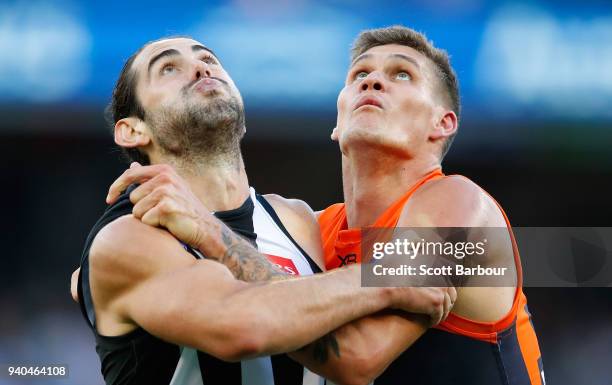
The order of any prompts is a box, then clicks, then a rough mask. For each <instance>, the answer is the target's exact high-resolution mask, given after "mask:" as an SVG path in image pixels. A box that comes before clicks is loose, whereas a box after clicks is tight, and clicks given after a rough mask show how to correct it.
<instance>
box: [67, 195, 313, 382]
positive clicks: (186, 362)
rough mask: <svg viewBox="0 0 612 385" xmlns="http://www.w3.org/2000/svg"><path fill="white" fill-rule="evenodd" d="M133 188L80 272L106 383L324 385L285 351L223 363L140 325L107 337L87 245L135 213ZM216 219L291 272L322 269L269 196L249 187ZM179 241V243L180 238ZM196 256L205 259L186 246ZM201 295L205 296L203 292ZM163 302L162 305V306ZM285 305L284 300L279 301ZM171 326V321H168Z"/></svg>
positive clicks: (114, 209) (112, 210) (111, 211)
mask: <svg viewBox="0 0 612 385" xmlns="http://www.w3.org/2000/svg"><path fill="white" fill-rule="evenodd" d="M134 188H135V186H130V188H129V189H128V190H127V191H126V192H125V193H124V194H122V196H121V197H120V198H119V199H118V201H117V202H116V203H114V204H113V205H111V206H109V207H108V208H107V210H106V211H105V212H104V214H103V215H102V217H101V218H100V219H99V220H98V222H97V223H96V224H95V225H94V227H93V229H92V230H91V232H90V234H89V236H88V238H87V241H86V243H85V249H84V251H83V255H82V260H81V272H80V276H79V286H78V288H79V297H80V298H81V301H80V307H81V311H82V313H83V315H84V316H85V319H86V321H87V323H88V324H89V326H90V327H91V329H92V331H93V333H94V336H95V339H96V351H97V353H98V356H99V357H100V361H101V371H102V375H103V377H104V379H105V381H106V383H107V384H109V385H110V384H113V385H115V384H126V385H127V384H150V385H155V384H164V385H167V384H171V385H203V384H206V385H215V384H223V385H226V384H227V385H276V384H303V385H320V384H323V381H324V380H323V379H322V378H321V377H319V376H317V375H315V374H314V373H312V372H310V371H309V370H308V369H306V368H304V367H303V366H301V365H300V364H298V363H297V362H295V361H293V360H292V359H290V358H289V357H288V356H287V355H285V354H279V355H275V356H271V357H258V358H254V359H249V360H244V361H241V362H234V363H230V362H225V361H221V360H219V359H217V358H215V357H213V356H211V355H209V354H206V353H205V352H200V351H196V350H195V349H192V348H188V347H183V346H178V345H174V344H171V343H168V342H165V341H162V340H161V339H159V338H157V337H155V336H153V335H151V334H149V333H148V332H147V331H145V330H144V329H142V328H137V329H136V330H134V331H132V332H129V333H127V334H125V335H121V336H115V337H109V336H103V335H100V334H99V333H98V332H97V330H96V327H95V325H96V318H95V312H94V307H93V302H92V297H91V291H90V287H89V261H88V257H89V248H90V247H91V244H92V242H93V240H94V238H95V236H96V234H97V233H98V232H99V231H100V230H101V229H102V228H103V227H104V226H105V225H107V224H108V223H110V222H112V221H113V220H115V219H117V218H119V217H121V216H123V215H127V214H131V212H132V208H133V205H132V203H131V202H130V200H129V193H130V192H131V191H132V190H133V189H134ZM214 215H215V216H216V217H217V218H219V219H220V220H221V221H223V222H224V223H225V224H226V225H228V226H229V227H230V228H231V229H232V230H233V231H234V232H236V233H238V234H240V235H241V236H242V237H244V238H246V239H247V240H248V241H249V242H251V243H252V244H253V245H254V246H256V247H257V248H258V250H259V251H260V252H261V253H262V254H265V255H266V256H267V257H268V258H269V259H270V261H271V262H272V263H275V264H277V265H278V266H279V267H281V268H282V269H283V270H284V271H286V272H287V273H288V274H293V275H310V274H313V273H316V272H319V271H320V269H319V268H318V267H317V265H316V264H315V263H314V262H313V261H312V259H311V258H310V257H309V256H308V255H307V254H306V252H304V250H303V249H302V248H301V247H300V246H299V245H298V244H297V243H296V242H295V240H294V239H293V238H292V237H291V235H290V234H289V232H288V231H287V230H286V229H285V227H284V226H283V224H282V222H281V221H280V219H279V217H278V215H277V214H276V212H275V211H274V209H273V208H272V206H271V205H270V204H269V203H268V202H267V201H266V199H265V198H264V197H263V196H261V195H259V194H256V193H255V190H254V189H253V188H251V189H250V195H249V197H248V198H247V200H246V201H245V202H244V203H243V204H242V206H241V207H239V208H237V209H234V210H229V211H221V212H216V213H215V214H214ZM177 242H178V241H177ZM183 247H184V248H185V249H186V250H187V251H189V252H190V253H191V254H193V255H194V257H195V258H204V256H203V255H202V254H201V253H200V252H198V251H197V250H194V249H192V248H190V247H189V246H186V245H184V244H183ZM202 295H205V293H203V294H202ZM160 305H162V306H163V304H160ZM279 306H282V304H279ZM169 327H172V325H169Z"/></svg>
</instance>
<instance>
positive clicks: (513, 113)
mask: <svg viewBox="0 0 612 385" xmlns="http://www.w3.org/2000/svg"><path fill="white" fill-rule="evenodd" d="M392 24H403V25H406V26H409V27H412V28H415V29H417V30H420V31H423V32H425V33H426V34H427V36H428V37H429V38H430V39H432V40H433V41H434V42H435V43H436V45H437V46H439V47H441V48H444V49H446V50H447V51H448V52H449V53H450V55H451V58H452V63H453V66H454V68H455V69H456V71H457V73H458V76H459V80H460V83H461V93H462V97H463V108H464V115H463V120H462V122H461V125H460V130H459V132H460V133H459V135H458V137H457V139H456V141H455V144H454V145H453V147H452V148H451V151H450V153H449V155H448V157H447V160H446V161H445V164H444V169H445V171H446V172H447V173H461V174H464V175H467V176H469V177H470V178H472V179H473V180H475V181H476V182H477V183H479V184H480V185H481V186H483V187H484V188H485V189H487V190H488V191H489V192H490V193H492V194H493V196H495V197H496V198H497V199H498V200H499V201H500V202H501V204H502V205H503V206H504V207H505V209H506V211H507V212H508V213H509V217H510V220H511V221H512V223H513V224H514V225H515V226H609V225H610V215H611V214H612V208H611V207H610V196H611V191H612V189H611V188H610V181H611V180H612V179H611V178H612V157H611V156H610V151H609V147H610V144H612V130H611V128H612V127H611V126H612V108H611V106H612V4H611V3H610V2H609V1H604V0H601V1H590V0H583V1H563V2H559V1H520V2H516V1H512V2H511V1H484V0H438V1H426V0H409V1H382V0H379V1H376V2H372V1H350V0H331V1H312V0H310V1H309V0H292V1H288V0H286V1H261V0H254V1H253V0H251V1H248V0H237V1H228V2H221V1H207V2H204V1H173V2H154V1H142V0H137V1H130V2H128V1H123V2H119V1H106V2H77V1H36V0H33V1H6V0H3V1H2V2H0V154H2V160H3V161H2V162H1V164H0V167H1V168H0V172H1V174H0V175H2V177H3V178H4V180H5V182H4V183H3V185H4V186H5V187H4V188H3V189H1V191H2V192H1V194H2V195H1V196H0V197H1V199H2V200H1V201H2V202H3V203H4V205H3V210H2V211H3V219H4V220H3V221H1V222H2V223H1V225H0V226H1V228H0V230H2V231H0V234H2V244H3V245H4V250H5V251H4V255H3V256H4V258H3V262H4V263H3V265H2V268H1V269H0V363H27V362H31V363H50V362H56V363H67V364H69V365H70V378H69V379H67V380H48V381H45V380H33V381H30V382H28V380H23V379H22V380H18V381H14V382H11V381H12V380H9V379H5V378H1V377H0V383H1V384H12V383H15V384H30V383H31V384H41V383H47V382H48V383H53V384H57V383H61V384H101V383H102V380H101V376H100V374H99V364H98V361H97V356H96V354H95V351H94V348H93V337H92V335H91V333H90V331H89V330H88V329H87V327H86V325H85V322H84V321H83V320H82V319H81V318H80V314H79V312H78V309H77V307H76V305H74V304H72V303H71V301H70V299H69V296H68V284H69V277H70V272H71V271H72V269H73V268H75V267H76V265H77V264H78V261H79V258H80V251H81V247H82V244H83V242H84V239H85V236H86V235H87V233H88V231H89V229H90V227H91V225H92V224H93V223H94V222H95V220H96V218H97V217H98V216H99V215H100V213H101V212H102V210H103V209H104V196H105V192H106V189H107V187H108V185H109V184H110V183H111V182H112V180H114V178H115V177H116V176H117V175H118V174H119V173H120V172H121V171H122V170H123V168H124V167H125V165H124V164H122V163H121V162H120V160H119V156H118V152H117V151H116V149H115V148H114V146H113V142H112V139H111V137H110V135H109V129H108V128H107V127H106V125H105V122H104V118H103V109H104V107H105V105H106V104H107V103H108V101H109V99H110V94H111V91H112V88H113V86H114V82H115V80H116V77H117V75H118V73H119V71H120V69H121V67H122V65H123V63H124V61H125V60H126V59H127V58H128V57H129V56H130V55H131V54H132V53H133V52H134V51H135V50H137V49H138V48H139V47H140V46H142V45H143V44H144V43H146V42H147V41H149V40H153V39H157V38H160V37H163V36H167V35H191V36H193V37H194V38H196V39H198V40H200V41H202V42H203V43H204V44H206V45H207V46H209V47H211V48H212V49H213V50H214V51H215V52H216V53H217V55H218V56H219V57H220V58H221V61H222V62H223V64H224V66H225V67H226V69H227V70H228V72H229V73H230V74H231V76H232V77H233V79H234V80H235V82H236V84H237V86H238V88H239V89H240V90H241V92H242V94H243V97H244V100H245V105H246V110H247V129H248V132H247V137H246V139H245V142H244V153H245V161H246V165H247V171H248V173H249V177H250V181H251V183H252V184H253V185H254V186H255V187H256V188H258V190H259V191H260V192H264V193H265V192H275V193H280V194H283V195H286V196H290V197H298V198H301V199H304V200H306V201H307V202H309V203H310V204H311V205H312V206H313V207H314V208H315V209H321V208H323V207H325V206H326V205H328V204H330V203H334V202H337V201H339V200H341V199H342V190H341V185H340V167H339V165H340V164H339V161H340V157H339V152H338V149H337V146H336V145H335V144H334V143H332V142H331V141H330V140H329V134H330V133H331V129H332V128H333V127H334V125H335V101H336V96H337V94H338V92H339V90H340V89H341V88H342V84H343V81H344V76H345V71H346V69H347V66H348V61H349V60H348V58H349V52H348V50H349V47H350V44H351V42H352V40H353V39H354V38H355V37H356V35H357V34H358V32H359V31H361V30H363V29H366V28H373V27H382V26H388V25H392ZM526 292H527V295H528V298H529V300H530V310H531V311H532V313H533V314H534V317H535V320H534V321H535V326H536V330H537V332H538V334H539V336H540V342H541V348H542V351H543V356H544V365H545V371H546V376H547V379H548V383H549V384H568V385H570V384H571V385H574V384H581V385H583V384H597V385H600V384H609V383H610V378H611V377H612V370H611V369H610V366H609V363H610V359H611V358H612V357H611V354H610V353H609V352H608V349H609V346H611V345H612V326H611V325H612V299H611V297H612V296H611V295H610V294H611V292H610V289H606V288H600V289H593V288H591V289H586V288H579V289H578V288H577V289H553V288H550V289H542V288H538V289H535V288H531V289H526Z"/></svg>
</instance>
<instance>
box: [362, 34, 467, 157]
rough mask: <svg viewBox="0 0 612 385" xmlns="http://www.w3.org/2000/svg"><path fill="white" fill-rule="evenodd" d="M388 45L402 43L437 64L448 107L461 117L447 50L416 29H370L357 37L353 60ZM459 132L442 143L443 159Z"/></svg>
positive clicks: (457, 89) (456, 88) (457, 93)
mask: <svg viewBox="0 0 612 385" xmlns="http://www.w3.org/2000/svg"><path fill="white" fill-rule="evenodd" d="M387 44H400V45H405V46H408V47H410V48H413V49H415V50H416V51H418V52H419V53H421V54H422V55H424V56H425V57H427V58H428V59H429V60H431V61H432V63H433V64H434V69H435V73H436V75H437V77H438V80H439V85H440V87H439V89H440V91H441V95H442V97H443V99H444V102H445V104H446V106H447V107H448V108H450V109H451V110H453V111H454V112H455V114H456V115H457V119H459V115H460V112H461V102H460V99H459V82H458V80H457V75H456V74H455V71H454V70H453V68H452V67H451V65H450V59H449V56H448V53H447V52H446V51H444V50H442V49H439V48H436V47H435V46H434V44H433V42H431V41H429V40H428V39H427V37H426V36H425V35H424V34H422V33H420V32H417V31H415V30H413V29H410V28H407V27H404V26H401V25H394V26H392V27H386V28H379V29H369V30H366V31H363V32H361V33H360V34H359V36H357V39H355V42H354V43H353V47H352V49H351V62H353V61H354V60H355V59H356V58H357V57H358V56H359V55H361V54H363V53H364V52H366V51H367V50H369V49H370V48H373V47H377V46H380V45H387ZM455 135H456V132H455V133H454V134H453V135H451V136H449V137H448V138H447V139H446V141H445V142H444V144H443V146H442V154H441V158H444V156H445V155H446V153H447V152H448V149H449V148H450V146H451V144H452V142H453V139H454V138H455Z"/></svg>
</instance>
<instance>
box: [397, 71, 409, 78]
mask: <svg viewBox="0 0 612 385" xmlns="http://www.w3.org/2000/svg"><path fill="white" fill-rule="evenodd" d="M395 78H396V79H397V80H410V79H412V76H410V74H409V73H408V72H406V71H401V72H398V73H397V75H395Z"/></svg>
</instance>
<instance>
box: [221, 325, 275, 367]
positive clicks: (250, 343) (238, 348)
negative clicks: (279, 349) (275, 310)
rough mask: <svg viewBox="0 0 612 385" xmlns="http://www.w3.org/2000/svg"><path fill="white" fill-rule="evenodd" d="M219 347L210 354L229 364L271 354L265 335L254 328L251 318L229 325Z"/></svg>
mask: <svg viewBox="0 0 612 385" xmlns="http://www.w3.org/2000/svg"><path fill="white" fill-rule="evenodd" d="M217 345H218V349H216V350H215V351H212V352H210V354H212V355H213V356H215V357H217V358H219V359H220V360H223V361H228V362H237V361H241V360H244V359H248V358H253V357H258V356H263V355H266V354H268V353H269V352H268V350H269V349H268V348H267V345H266V338H265V333H262V332H261V330H257V328H254V327H253V324H252V321H251V320H249V318H238V319H236V321H234V322H232V323H231V325H227V326H226V327H225V328H224V330H223V333H222V335H221V336H220V338H219V344H217Z"/></svg>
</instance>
